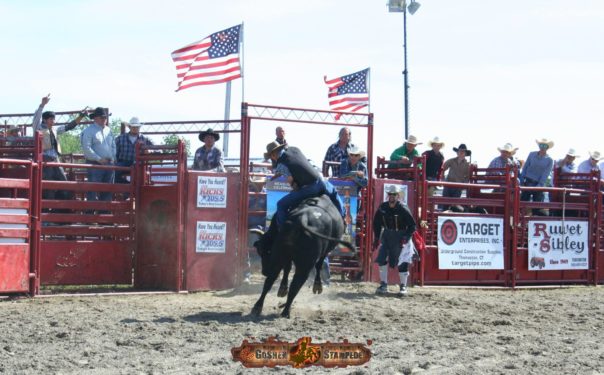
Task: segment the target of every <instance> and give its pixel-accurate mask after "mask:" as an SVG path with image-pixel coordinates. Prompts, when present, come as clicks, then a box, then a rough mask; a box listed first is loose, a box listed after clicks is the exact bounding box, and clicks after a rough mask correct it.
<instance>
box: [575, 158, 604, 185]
mask: <svg viewBox="0 0 604 375" xmlns="http://www.w3.org/2000/svg"><path fill="white" fill-rule="evenodd" d="M600 160H604V157H602V154H600V152H599V151H589V159H587V160H584V161H583V162H581V164H579V167H578V168H577V172H578V173H590V172H592V171H597V172H599V173H600V176H599V177H600V188H601V189H603V190H604V171H603V169H604V163H600V164H599V165H598V162H599V161H600Z"/></svg>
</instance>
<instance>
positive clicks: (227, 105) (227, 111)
mask: <svg viewBox="0 0 604 375" xmlns="http://www.w3.org/2000/svg"><path fill="white" fill-rule="evenodd" d="M230 118H231V81H228V82H227V83H226V97H225V98H224V121H225V122H224V141H223V142H222V150H223V151H224V157H225V158H228V157H229V132H228V130H229V123H228V121H229V119H230Z"/></svg>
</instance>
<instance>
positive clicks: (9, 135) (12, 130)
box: [6, 125, 22, 146]
mask: <svg viewBox="0 0 604 375" xmlns="http://www.w3.org/2000/svg"><path fill="white" fill-rule="evenodd" d="M20 137H21V129H19V127H18V126H17V125H11V126H9V127H8V128H7V129H6V145H7V146H20V145H21V144H22V142H19V141H17V139H18V138H20Z"/></svg>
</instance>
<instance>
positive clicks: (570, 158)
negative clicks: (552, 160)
mask: <svg viewBox="0 0 604 375" xmlns="http://www.w3.org/2000/svg"><path fill="white" fill-rule="evenodd" d="M577 157H579V156H578V155H577V151H575V149H574V148H570V149H568V152H567V153H566V155H565V156H564V157H563V158H562V159H560V160H558V161H557V162H556V166H555V168H556V169H557V170H558V172H559V173H577V167H576V165H575V159H576V158H577Z"/></svg>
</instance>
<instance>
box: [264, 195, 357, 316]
mask: <svg viewBox="0 0 604 375" xmlns="http://www.w3.org/2000/svg"><path fill="white" fill-rule="evenodd" d="M342 234H344V222H343V220H342V216H341V215H340V213H339V212H338V210H337V208H336V207H335V206H334V205H333V203H331V201H330V199H329V197H328V196H326V195H322V196H320V197H317V198H309V199H306V200H305V201H303V202H302V203H300V205H299V206H298V207H296V208H295V209H294V210H292V211H291V212H290V213H289V215H288V218H287V220H286V221H285V223H284V225H283V228H282V229H281V230H280V231H279V234H278V235H277V238H276V239H275V241H274V243H273V246H272V247H271V248H270V249H263V248H262V247H260V248H259V249H258V253H259V255H260V257H261V258H262V274H263V275H264V276H266V279H265V281H264V288H263V289H262V294H261V295H260V298H259V299H258V301H257V302H256V304H255V305H254V308H253V309H252V314H254V315H260V314H261V313H262V307H263V305H264V299H265V297H266V295H267V293H268V292H269V291H270V289H271V287H272V286H273V284H274V282H275V280H276V279H277V277H278V276H279V273H280V272H281V270H283V280H282V283H281V287H280V288H279V296H280V297H281V296H284V295H285V294H287V301H286V302H285V304H284V305H283V306H284V308H283V311H282V312H281V316H283V317H286V318H289V313H290V309H291V305H292V302H293V301H294V298H296V295H297V294H298V292H299V291H300V288H301V287H302V285H304V283H305V282H306V279H307V278H308V275H309V273H310V271H311V269H312V268H313V267H315V269H316V273H315V275H316V276H315V282H314V285H313V292H314V293H321V292H322V291H323V286H322V285H321V276H320V272H319V271H320V269H321V266H322V264H323V261H324V260H325V257H326V256H327V254H329V252H330V251H332V250H333V249H334V248H335V247H336V245H337V244H338V243H341V244H343V245H344V246H346V247H349V248H350V249H351V250H353V251H355V249H354V246H353V245H352V244H350V243H348V242H346V241H342V240H340V238H341V237H342ZM292 262H293V263H294V265H295V266H296V272H295V274H294V277H293V279H292V282H291V286H290V288H289V292H287V277H288V274H289V271H290V269H291V264H292Z"/></svg>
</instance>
